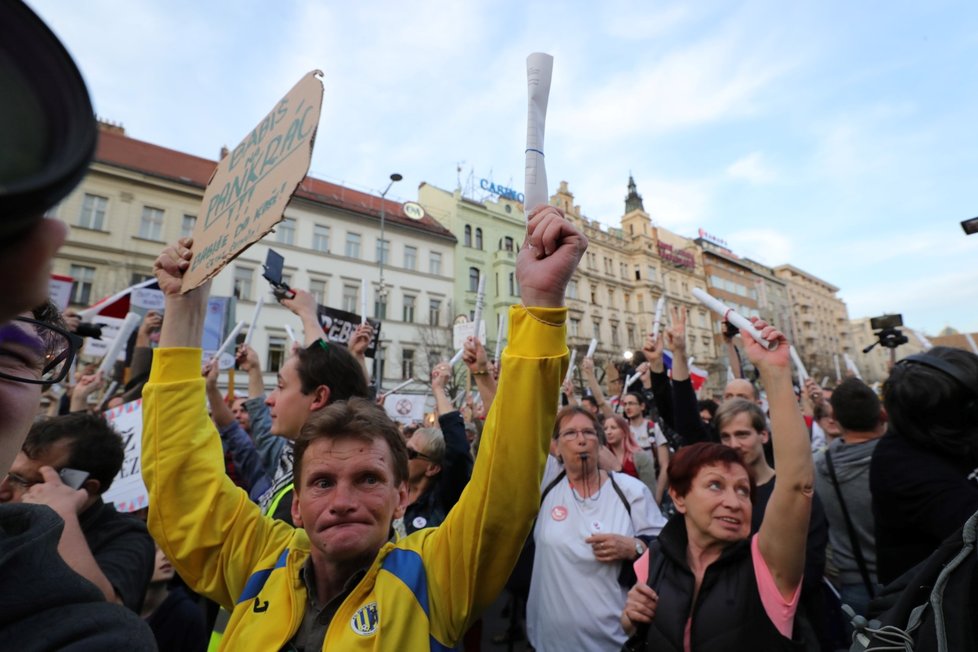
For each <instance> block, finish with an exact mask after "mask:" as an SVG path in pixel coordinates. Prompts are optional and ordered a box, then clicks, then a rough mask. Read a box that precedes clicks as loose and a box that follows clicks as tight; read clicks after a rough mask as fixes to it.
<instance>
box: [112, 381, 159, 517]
mask: <svg viewBox="0 0 978 652" xmlns="http://www.w3.org/2000/svg"><path fill="white" fill-rule="evenodd" d="M105 420H106V421H108V422H109V425H110V426H112V428H113V429H114V430H115V431H116V432H117V433H119V436H120V437H122V442H123V444H124V446H125V452H126V453H125V458H124V460H123V462H122V469H121V470H120V471H119V473H118V475H116V476H115V479H114V480H112V486H110V487H109V489H108V491H106V492H105V493H104V494H102V500H104V501H105V502H106V503H111V504H114V505H115V508H116V510H118V511H120V512H134V511H136V510H137V509H142V508H143V507H148V506H149V498H148V494H147V492H146V485H145V484H143V472H142V466H141V464H140V457H141V455H142V451H143V399H137V400H135V401H132V402H131V403H126V404H125V405H120V406H119V407H117V408H113V409H111V410H109V411H108V412H106V413H105Z"/></svg>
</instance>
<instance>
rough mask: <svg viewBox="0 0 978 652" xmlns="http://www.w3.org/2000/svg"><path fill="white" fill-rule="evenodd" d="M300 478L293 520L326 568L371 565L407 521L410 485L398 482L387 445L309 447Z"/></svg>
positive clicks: (334, 440)
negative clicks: (398, 521) (398, 523)
mask: <svg viewBox="0 0 978 652" xmlns="http://www.w3.org/2000/svg"><path fill="white" fill-rule="evenodd" d="M301 474H302V477H301V478H296V484H295V494H294V496H293V499H292V520H293V521H294V523H295V524H296V525H297V526H299V527H302V528H303V529H305V531H306V534H308V535H309V540H310V542H311V543H312V554H313V555H314V561H315V560H316V559H315V558H316V557H317V556H318V557H319V560H320V561H322V562H326V563H331V564H332V563H344V562H356V563H358V564H361V565H364V566H365V565H368V564H369V563H370V561H371V560H372V559H373V557H374V556H375V555H376V554H377V551H378V550H380V548H381V547H382V546H383V545H384V543H385V542H387V540H388V537H389V534H390V527H391V523H392V522H393V520H394V519H395V518H400V517H402V516H403V515H404V510H405V509H406V508H407V504H408V490H407V484H406V483H404V482H400V483H399V482H397V480H396V477H395V473H394V461H393V455H392V453H391V450H390V447H389V446H388V445H387V442H386V441H384V440H383V439H380V438H377V439H371V440H369V441H368V440H366V439H363V438H360V437H352V436H337V437H330V438H326V437H324V438H321V439H317V440H315V441H313V442H311V443H310V444H309V446H308V448H307V449H306V450H305V453H304V454H303V456H302V466H301Z"/></svg>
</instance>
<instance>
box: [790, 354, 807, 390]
mask: <svg viewBox="0 0 978 652" xmlns="http://www.w3.org/2000/svg"><path fill="white" fill-rule="evenodd" d="M788 352H789V353H790V354H791V361H792V362H794V363H795V369H797V370H798V385H799V386H801V385H804V384H805V379H806V378H808V370H807V369H805V365H803V364H802V362H801V358H800V357H799V356H798V351H796V350H795V345H794V344H792V345H791V347H790V348H789V349H788Z"/></svg>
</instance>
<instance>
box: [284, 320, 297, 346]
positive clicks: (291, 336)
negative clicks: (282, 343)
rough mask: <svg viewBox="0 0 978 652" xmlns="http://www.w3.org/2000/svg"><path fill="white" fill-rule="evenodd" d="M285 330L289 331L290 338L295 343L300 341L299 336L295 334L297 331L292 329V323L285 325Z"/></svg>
mask: <svg viewBox="0 0 978 652" xmlns="http://www.w3.org/2000/svg"><path fill="white" fill-rule="evenodd" d="M285 332H286V333H288V335H289V339H290V340H292V343H293V344H298V343H299V338H298V337H296V336H295V331H294V330H292V327H291V326H290V325H288V324H286V325H285Z"/></svg>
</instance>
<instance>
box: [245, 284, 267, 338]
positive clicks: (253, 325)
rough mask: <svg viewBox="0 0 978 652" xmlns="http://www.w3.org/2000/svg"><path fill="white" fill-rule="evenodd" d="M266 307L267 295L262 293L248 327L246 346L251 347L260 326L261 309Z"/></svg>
mask: <svg viewBox="0 0 978 652" xmlns="http://www.w3.org/2000/svg"><path fill="white" fill-rule="evenodd" d="M264 306H265V294H264V293H262V294H260V295H258V303H256V304H255V312H254V313H252V315H251V323H250V324H249V325H248V334H247V335H245V341H244V343H245V346H251V338H252V337H254V335H255V330H256V329H257V326H258V317H259V316H260V315H261V309H262V308H263V307H264Z"/></svg>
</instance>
